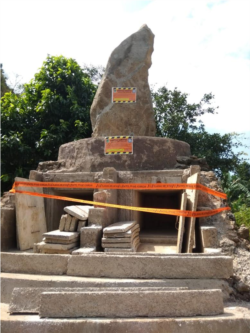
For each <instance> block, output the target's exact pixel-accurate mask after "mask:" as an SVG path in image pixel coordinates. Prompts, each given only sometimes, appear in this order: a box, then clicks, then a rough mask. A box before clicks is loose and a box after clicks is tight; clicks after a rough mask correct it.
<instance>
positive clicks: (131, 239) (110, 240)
mask: <svg viewBox="0 0 250 333" xmlns="http://www.w3.org/2000/svg"><path fill="white" fill-rule="evenodd" d="M139 232H140V227H139V224H137V223H136V221H127V222H117V223H114V224H111V225H110V226H109V227H106V228H104V229H103V238H102V247H103V248H104V251H105V252H136V250H137V248H138V246H139V244H140V238H139Z"/></svg>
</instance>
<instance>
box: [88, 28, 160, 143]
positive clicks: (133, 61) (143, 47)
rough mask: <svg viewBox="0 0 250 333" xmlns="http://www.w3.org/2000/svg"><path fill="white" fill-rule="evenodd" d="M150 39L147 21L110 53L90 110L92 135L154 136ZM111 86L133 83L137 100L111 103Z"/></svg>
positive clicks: (124, 85) (151, 39) (151, 37)
mask: <svg viewBox="0 0 250 333" xmlns="http://www.w3.org/2000/svg"><path fill="white" fill-rule="evenodd" d="M153 42H154V35H153V33H152V31H151V30H150V29H149V28H148V27H147V25H143V26H142V27H141V29H140V30H139V31H137V32H136V33H134V34H132V35H131V36H129V37H128V38H127V39H125V40H124V41H123V42H122V43H121V44H120V45H119V46H118V47H117V48H116V49H115V50H114V51H113V52H112V53H111V56H110V58H109V60H108V64H107V66H106V71H105V74H104V75H103V78H102V81H101V83H100V85H99V87H98V90H97V93H96V95H95V98H94V101H93V104H92V107H91V110H90V115H91V123H92V128H93V134H92V136H93V137H98V136H113V135H134V136H155V132H156V127H155V120H154V113H153V107H152V100H151V93H150V88H149V84H148V69H149V68H150V66H151V55H152V52H153ZM113 87H136V89H137V101H136V103H135V104H129V103H125V104H114V103H112V101H111V92H112V88H113Z"/></svg>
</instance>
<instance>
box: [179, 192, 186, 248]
mask: <svg viewBox="0 0 250 333" xmlns="http://www.w3.org/2000/svg"><path fill="white" fill-rule="evenodd" d="M186 206H187V193H186V192H184V193H182V195H181V207H180V210H186ZM184 231H185V216H179V226H178V237H177V253H181V252H182V242H183V235H184Z"/></svg>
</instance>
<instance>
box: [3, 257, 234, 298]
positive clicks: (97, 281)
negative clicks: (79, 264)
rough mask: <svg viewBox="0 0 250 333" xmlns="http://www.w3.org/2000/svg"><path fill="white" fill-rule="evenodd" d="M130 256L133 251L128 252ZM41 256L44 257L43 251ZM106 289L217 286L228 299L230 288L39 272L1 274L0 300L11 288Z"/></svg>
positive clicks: (220, 283) (213, 282)
mask: <svg viewBox="0 0 250 333" xmlns="http://www.w3.org/2000/svg"><path fill="white" fill-rule="evenodd" d="M130 255H131V256H132V255H133V254H130ZM43 256H47V255H46V254H44V255H43ZM94 287H96V288H100V289H102V288H106V287H119V288H124V287H135V288H142V287H147V288H148V287H157V288H161V287H166V288H173V287H174V288H179V287H185V288H188V289H190V290H203V289H205V290H207V289H221V290H222V292H223V298H224V300H225V301H226V300H228V299H229V298H230V294H231V293H232V288H231V287H230V286H229V282H228V281H227V280H222V279H145V278H144V279H138V278H137V279H127V278H126V279H121V278H120V279H116V278H113V279H112V278H104V277H102V278H91V277H77V276H68V275H40V274H20V273H4V272H2V273H1V300H2V302H3V303H10V301H11V294H12V291H13V289H14V288H94Z"/></svg>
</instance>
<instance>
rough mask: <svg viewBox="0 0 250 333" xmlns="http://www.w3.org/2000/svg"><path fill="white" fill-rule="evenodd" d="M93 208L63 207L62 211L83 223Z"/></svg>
mask: <svg viewBox="0 0 250 333" xmlns="http://www.w3.org/2000/svg"><path fill="white" fill-rule="evenodd" d="M93 208H94V207H93V206H67V207H64V211H65V212H67V213H68V214H70V215H72V216H75V217H77V218H78V219H79V220H82V221H85V220H87V219H88V216H89V210H90V209H93Z"/></svg>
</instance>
